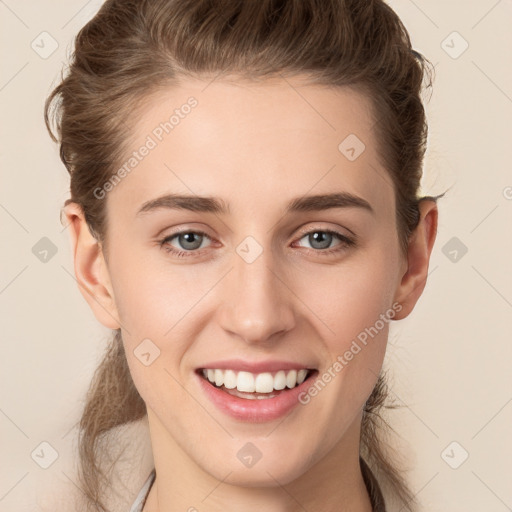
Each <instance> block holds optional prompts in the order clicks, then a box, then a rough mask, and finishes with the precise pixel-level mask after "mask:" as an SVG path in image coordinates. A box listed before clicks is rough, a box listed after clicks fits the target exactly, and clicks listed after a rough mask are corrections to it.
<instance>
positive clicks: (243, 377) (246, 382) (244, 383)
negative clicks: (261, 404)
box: [236, 372, 254, 393]
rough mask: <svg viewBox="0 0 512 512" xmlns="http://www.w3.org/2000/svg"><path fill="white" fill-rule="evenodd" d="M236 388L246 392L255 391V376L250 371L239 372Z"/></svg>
mask: <svg viewBox="0 0 512 512" xmlns="http://www.w3.org/2000/svg"><path fill="white" fill-rule="evenodd" d="M236 389H238V391H242V392H245V393H254V377H253V375H252V373H249V372H238V376H237V379H236Z"/></svg>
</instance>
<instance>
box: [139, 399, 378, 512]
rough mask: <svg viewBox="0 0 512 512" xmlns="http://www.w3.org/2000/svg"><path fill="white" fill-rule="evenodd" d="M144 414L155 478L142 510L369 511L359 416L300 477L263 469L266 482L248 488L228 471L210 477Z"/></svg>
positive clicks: (158, 511)
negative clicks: (283, 476) (285, 476)
mask: <svg viewBox="0 0 512 512" xmlns="http://www.w3.org/2000/svg"><path fill="white" fill-rule="evenodd" d="M148 418H149V424H150V432H151V443H152V445H153V454H154V462H155V469H156V475H157V476H156V479H155V482H154V484H153V486H152V488H151V491H150V494H149V496H148V499H147V501H146V506H145V507H144V511H145V512H146V511H148V512H178V511H180V512H183V511H190V512H197V511H201V512H202V511H208V512H237V511H240V510H243V511H244V512H261V510H265V511H266V512H267V511H268V512H299V511H300V512H303V511H304V510H308V512H335V511H336V512H338V511H340V510H350V511H353V512H372V507H371V503H370V499H369V496H368V492H367V489H366V485H365V483H364V479H363V476H362V473H361V468H360V464H359V436H360V426H361V421H360V420H361V417H360V416H359V417H358V418H357V419H356V420H355V421H354V423H353V424H352V425H351V426H350V427H349V429H347V431H346V432H345V433H344V435H343V437H342V439H341V440H340V441H339V442H338V443H337V444H336V445H335V446H334V447H333V448H332V449H331V450H330V451H329V453H327V454H325V455H324V456H323V457H321V458H320V459H319V460H318V461H317V462H316V463H315V464H313V465H311V467H309V468H308V469H307V471H305V472H304V473H302V474H301V475H300V476H299V477H298V478H295V479H294V480H292V481H289V482H286V481H280V479H278V478H276V477H275V476H274V475H273V474H272V470H271V469H270V468H267V470H266V471H265V473H266V479H265V481H264V482H261V483H260V482H258V483H255V484H251V486H248V485H247V484H246V483H245V484H244V485H241V484H240V483H239V482H238V481H237V478H236V477H235V476H234V472H232V471H226V474H225V475H224V477H223V478H221V479H219V478H215V477H213V476H212V475H211V474H210V473H208V472H206V471H205V470H204V469H203V468H201V467H200V466H199V465H198V464H197V463H196V462H195V461H194V460H192V459H191V458H190V457H189V456H188V455H187V453H185V452H184V451H183V450H182V449H181V447H180V446H178V445H177V444H176V443H175V442H174V440H173V439H172V437H171V436H170V435H169V433H168V432H167V431H166V430H165V428H164V426H163V425H162V424H161V423H160V422H159V420H158V418H157V417H156V416H155V415H153V414H152V412H151V410H150V409H149V408H148ZM205 452H207V449H206V450H205ZM206 456H207V453H206Z"/></svg>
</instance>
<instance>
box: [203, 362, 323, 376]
mask: <svg viewBox="0 0 512 512" xmlns="http://www.w3.org/2000/svg"><path fill="white" fill-rule="evenodd" d="M203 368H206V369H208V368H211V369H219V370H234V371H242V372H250V373H265V372H276V371H279V370H300V369H302V368H304V369H306V370H313V369H314V368H313V367H312V366H308V365H305V364H303V363H297V362H294V361H275V360H272V361H258V362H255V361H244V360H243V359H225V360H223V361H211V362H209V363H206V364H205V365H204V366H201V367H200V368H199V369H203Z"/></svg>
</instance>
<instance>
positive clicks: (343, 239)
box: [158, 229, 356, 258]
mask: <svg viewBox="0 0 512 512" xmlns="http://www.w3.org/2000/svg"><path fill="white" fill-rule="evenodd" d="M187 233H193V234H196V235H202V236H205V237H206V238H209V239H210V240H211V237H210V236H208V235H207V234H206V233H205V232H204V231H199V230H196V231H192V230H185V231H178V232H176V233H174V234H172V235H169V236H166V237H165V238H163V239H162V240H159V242H158V243H159V245H160V247H161V248H162V249H164V251H166V252H168V253H172V254H173V255H174V256H175V257H177V258H187V257H192V258H194V257H196V256H200V255H201V250H200V249H199V250H198V249H195V250H190V251H179V250H177V249H175V248H174V247H172V246H171V245H168V242H170V241H171V240H173V239H174V238H176V237H178V236H180V235H184V234H187ZM312 233H328V234H329V235H333V236H334V237H336V238H338V240H339V241H340V243H339V244H337V245H336V246H335V247H333V248H331V249H309V248H306V249H308V252H309V251H313V252H315V253H319V254H322V255H326V256H328V255H331V254H333V253H338V252H341V251H342V250H344V249H347V248H349V247H353V246H355V245H356V241H355V240H354V239H352V238H349V237H347V236H345V235H342V234H341V233H338V232H337V231H333V230H331V229H313V230H310V231H307V232H305V233H301V236H300V238H299V239H298V240H301V239H302V238H304V237H305V236H308V235H310V234H312Z"/></svg>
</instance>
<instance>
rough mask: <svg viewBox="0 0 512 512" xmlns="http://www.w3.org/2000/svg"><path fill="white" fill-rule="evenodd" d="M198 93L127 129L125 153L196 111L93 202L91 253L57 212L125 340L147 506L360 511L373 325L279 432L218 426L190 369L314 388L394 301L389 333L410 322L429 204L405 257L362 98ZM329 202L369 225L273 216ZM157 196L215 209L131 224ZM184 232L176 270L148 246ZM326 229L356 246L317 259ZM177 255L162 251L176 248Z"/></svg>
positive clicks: (373, 375)
mask: <svg viewBox="0 0 512 512" xmlns="http://www.w3.org/2000/svg"><path fill="white" fill-rule="evenodd" d="M207 84H208V82H206V81H200V80H192V79H187V80H186V81H183V82H181V84H180V85H179V86H174V87H172V88H171V87H169V88H168V89H166V90H164V91H161V92H160V93H159V94H158V95H157V96H153V97H151V98H148V101H147V103H146V105H145V109H144V112H143V115H142V116H141V117H138V118H137V119H135V120H133V126H134V132H133V133H134V136H133V138H132V140H131V143H132V147H133V149H134V150H135V149H137V148H138V147H140V145H141V144H142V143H143V142H144V140H145V139H146V137H147V136H148V134H151V133H152V130H153V129H154V128H155V126H157V125H158V124H159V123H160V122H162V121H163V120H165V119H168V117H169V113H172V111H173V110H174V109H175V108H179V107H180V105H182V104H184V103H185V102H186V101H187V98H189V97H190V96H194V98H196V99H197V101H198V105H197V107H195V108H194V109H193V110H192V111H191V112H190V114H188V116H186V117H185V118H184V119H181V120H180V123H179V125H178V126H176V127H175V129H174V130H173V131H172V133H170V134H168V135H166V136H165V137H164V138H163V140H162V141H161V142H159V144H158V145H157V147H156V148H154V149H153V150H152V151H151V152H150V153H149V155H148V156H146V157H145V158H144V159H143V160H142V161H141V162H140V163H139V164H138V166H137V167H136V169H134V170H133V171H132V172H131V173H130V174H128V175H127V176H126V177H125V178H124V179H123V180H122V181H121V183H119V184H118V185H117V186H116V187H115V188H114V190H112V191H111V192H109V193H108V194H107V197H106V198H105V199H103V200H104V201H106V205H107V218H108V223H109V226H108V230H107V238H106V246H105V247H102V246H101V245H100V244H98V242H97V241H96V239H95V238H94V237H93V236H92V235H91V233H90V231H89V229H88V227H87V224H86V223H85V221H84V217H83V212H82V211H81V209H80V208H79V207H78V206H77V205H76V204H73V203H72V204H70V205H68V206H67V207H66V208H65V214H66V217H67V220H68V221H69V223H70V228H71V230H70V231H71V237H72V244H73V252H74V261H75V273H76V277H77V280H78V282H79V284H80V289H81V291H82V293H83V295H84V297H85V299H86V300H87V301H88V303H89V305H90V306H91V308H92V310H93V312H94V314H95V316H96V318H97V319H98V320H99V321H100V322H101V323H102V324H104V325H105V326H107V327H109V328H112V329H117V328H121V329H122V335H123V341H124V344H125V349H126V354H127V360H128V364H129V367H130V371H131V374H132V377H133V380H134V383H135V385H136V387H137V389H138V391H139V393H140V394H141V396H142V398H143V399H144V401H145V402H146V405H147V410H148V420H149V426H150V435H151V443H152V447H153V454H154V461H155V467H156V472H157V478H156V481H155V483H154V485H153V487H152V490H151V493H150V495H149V498H148V501H147V503H146V506H145V508H144V510H145V511H146V512H147V511H151V512H154V511H159V512H177V511H185V510H189V509H190V510H194V509H191V508H190V507H195V508H196V509H197V510H200V511H201V512H202V511H211V512H217V511H219V512H220V511H240V510H243V511H244V512H256V511H261V510H265V511H269V512H292V511H294V512H295V511H299V510H308V511H310V512H315V511H323V512H325V511H334V510H340V504H343V510H347V511H357V512H368V511H371V506H370V501H369V497H368V494H367V492H366V488H365V485H364V481H363V478H362V474H361V471H360V468H359V461H358V456H359V436H360V426H361V417H362V416H361V415H362V408H363V406H364V403H365V401H366V400H367V398H368V396H369V395H370V393H371V391H372V389H373V387H374V385H375V383H376V380H377V376H378V374H379V371H380V369H381V367H382V363H383V358H384V355H385V351H386V344H387V337H388V328H389V324H388V323H386V324H385V327H384V328H382V329H381V330H380V331H379V333H378V335H376V336H375V337H373V338H372V339H371V340H370V341H369V343H368V344H367V345H366V346H365V347H364V348H363V349H362V350H361V351H360V352H359V353H358V354H357V355H355V356H354V358H353V359H352V360H351V361H350V362H349V363H348V364H347V365H346V366H345V367H344V368H343V369H342V370H341V371H340V372H338V373H337V374H336V377H335V378H333V379H332V380H331V382H329V383H328V385H326V386H325V388H324V389H323V390H322V391H321V392H320V393H318V395H317V396H316V397H314V398H313V399H311V401H310V402H309V403H308V404H307V405H299V406H297V407H295V408H294V409H293V410H292V411H291V412H290V413H289V414H288V415H287V416H286V417H285V418H280V419H279V420H276V421H271V422H263V423H261V422H260V423H248V422H243V421H239V420H235V419H233V418H231V417H229V416H227V415H225V414H224V413H222V412H221V411H219V410H218V409H217V408H216V407H215V406H214V405H213V404H212V403H211V402H210V401H209V400H208V399H207V398H206V397H205V396H204V394H203V392H202V390H201V389H200V387H199V385H198V381H197V377H196V376H195V374H194V370H195V369H196V368H198V367H203V366H205V363H207V362H208V361H213V360H219V359H229V358H233V357H239V358H242V359H246V360H250V361H261V360H267V359H284V360H290V359H291V360H293V361H301V362H304V363H305V364H307V365H308V366H309V367H315V368H317V369H318V370H319V372H320V374H322V372H323V371H326V370H327V369H328V368H329V367H332V364H333V362H334V361H335V360H336V358H337V357H338V356H339V355H342V354H344V353H345V352H346V350H347V349H348V348H349V347H350V344H351V342H352V341H353V340H354V339H355V338H356V337H357V335H358V334H359V333H360V332H362V331H364V329H365V328H368V327H369V326H373V325H374V324H375V322H376V320H378V319H379V315H380V314H383V313H385V312H386V310H389V309H392V308H393V304H398V305H399V307H400V308H401V309H400V311H399V312H396V314H395V316H394V320H392V321H395V320H399V319H401V318H405V317H406V316H407V315H409V313H410V312H411V311H412V309H413V308H414V305H415V304H416V301H417V300H418V298H419V297H420V295H421V293H422V291H423V288H424V286H425V282H426V278H427V273H428V263H429V258H430V254H431V250H432V247H433V244H434V240H435V236H436V229H437V207H436V205H435V203H434V202H433V201H430V200H426V201H422V202H421V204H420V214H421V219H420V222H419V225H418V227H417V229H416V230H415V232H414V234H413V236H412V238H411V242H410V244H409V249H408V253H407V255H406V256H404V255H402V254H401V253H400V250H399V244H398V233H397V227H396V221H395V208H396V205H395V195H394V190H393V188H392V186H391V180H390V177H389V175H388V174H387V172H386V170H385V169H384V168H383V167H382V165H381V163H380V158H379V155H378V154H377V152H376V141H375V133H374V131H373V125H374V120H373V119H372V117H371V111H370V104H369V101H368V99H367V98H366V97H365V96H362V95H361V93H359V92H357V91H355V90H351V89H347V88H344V89H339V88H338V89H333V88H327V87H322V86H319V85H311V84H309V85H308V84H307V83H306V82H305V81H304V82H302V81H300V80H299V78H294V79H293V80H292V79H290V78H288V79H287V80H284V79H272V80H268V79H267V80H265V81H263V82H260V83H258V84H255V83H252V84H251V83H248V82H245V81H241V80H238V81H228V80H226V79H225V80H222V81H221V80H217V81H214V82H212V83H209V85H207ZM128 121H130V119H128ZM352 133H354V134H357V136H358V138H359V139H360V140H362V141H363V142H364V144H365V146H366V149H365V151H364V152H363V153H362V154H361V155H360V156H359V157H358V158H357V159H356V160H355V161H349V160H348V159H347V158H346V157H345V156H344V155H343V154H342V153H341V152H340V151H339V150H338V145H339V144H340V142H342V141H343V140H344V139H345V138H346V137H347V136H348V135H349V134H352ZM333 191H340V192H342V191H345V192H350V193H352V194H355V195H357V196H359V197H362V198H364V199H365V200H366V201H368V202H369V203H370V205H371V206H372V208H373V210H374V214H372V213H370V212H368V211H366V210H365V209H363V208H357V207H346V208H333V209H329V210H325V211H319V212H302V213H291V214H286V215H285V214H284V207H285V205H286V204H287V203H288V201H290V200H291V199H292V198H296V197H301V196H304V195H306V194H308V195H312V194H322V193H330V192H333ZM171 192H172V193H180V194H192V195H199V196H216V197H220V198H222V199H223V200H224V201H226V202H227V203H229V206H230V213H229V214H227V215H221V214H213V213H204V212H190V211H184V210H183V211H179V210H170V209H165V208H161V209H158V210H156V211H153V212H151V213H149V212H148V213H146V214H144V215H142V216H137V215H136V214H137V211H138V209H139V208H140V207H141V206H142V205H143V204H144V203H145V202H146V201H148V200H151V199H154V198H156V197H159V196H161V195H162V194H165V193H171ZM194 229H199V230H201V231H205V232H206V233H207V234H208V236H209V237H210V238H207V237H204V238H203V243H202V244H201V248H199V249H194V250H195V251H196V252H197V253H200V254H201V255H199V256H196V257H194V256H193V255H190V253H189V255H188V256H186V257H184V258H177V257H176V256H173V255H172V254H171V253H168V252H166V251H165V250H164V248H163V247H162V246H160V245H159V243H158V240H161V239H163V238H165V237H166V236H170V235H173V234H175V233H176V231H186V230H194ZM325 229H332V230H335V231H337V232H339V233H340V234H341V235H344V236H351V235H352V233H353V234H355V235H356V236H357V243H356V245H355V246H344V245H343V244H342V243H341V241H339V240H338V239H337V238H336V237H333V238H332V241H331V243H330V245H329V248H341V249H340V251H339V252H337V253H333V254H331V255H325V254H323V253H322V250H323V251H325V249H322V248H318V247H320V246H319V245H318V243H316V244H315V241H314V239H313V240H312V239H311V237H308V236H307V233H309V232H315V231H322V230H325ZM247 236H252V237H253V238H254V239H255V240H256V241H257V242H258V244H259V245H260V246H261V248H262V250H263V252H262V253H261V255H260V256H259V257H258V258H257V259H256V260H255V261H253V262H252V263H247V262H246V261H245V260H244V259H243V258H241V257H240V256H239V255H238V254H237V252H236V249H237V247H238V245H239V244H240V243H241V242H242V241H243V240H244V239H245V237H247ZM192 240H193V239H192ZM181 242H182V243H181V245H180V240H179V239H178V237H175V238H174V239H173V241H172V242H168V243H167V246H169V245H171V246H172V247H174V248H175V249H176V250H181V251H186V250H187V249H186V247H189V246H190V245H189V246H187V245H185V246H184V245H183V239H181ZM327 243H328V242H327ZM338 244H341V245H338ZM322 247H323V246H322ZM146 338H149V339H150V340H152V342H153V343H154V344H155V345H157V346H158V348H159V349H160V356H159V357H158V358H157V359H156V360H155V361H154V362H153V363H152V364H150V365H149V366H145V365H143V364H141V362H140V361H139V359H138V358H137V357H135V355H134V349H135V348H136V347H137V346H138V345H139V344H140V343H141V341H142V340H143V339H146ZM247 442H251V443H253V444H254V445H255V446H256V447H257V448H258V449H259V451H260V452H261V454H262V457H261V459H260V460H259V461H258V463H256V464H255V465H254V466H253V467H251V468H246V467H245V466H244V465H243V464H241V463H240V461H239V460H238V458H237V452H238V450H240V448H242V446H244V445H245V444H246V443H247Z"/></svg>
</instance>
